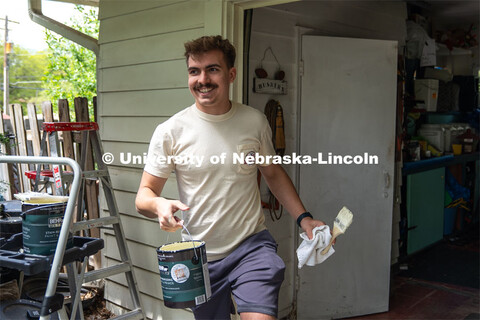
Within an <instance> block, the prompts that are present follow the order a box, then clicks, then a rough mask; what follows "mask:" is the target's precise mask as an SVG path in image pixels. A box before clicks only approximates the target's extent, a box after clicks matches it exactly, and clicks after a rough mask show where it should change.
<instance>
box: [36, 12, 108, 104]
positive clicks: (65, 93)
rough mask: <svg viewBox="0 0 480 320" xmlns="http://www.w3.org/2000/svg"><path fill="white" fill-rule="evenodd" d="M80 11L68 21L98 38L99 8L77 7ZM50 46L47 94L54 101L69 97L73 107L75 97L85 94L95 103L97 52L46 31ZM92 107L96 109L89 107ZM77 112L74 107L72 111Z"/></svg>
mask: <svg viewBox="0 0 480 320" xmlns="http://www.w3.org/2000/svg"><path fill="white" fill-rule="evenodd" d="M75 9H76V10H77V11H78V12H79V13H80V15H79V17H73V18H71V19H70V23H69V24H68V25H69V26H70V27H72V28H73V29H76V30H78V31H80V32H83V33H85V34H88V35H89V36H91V37H94V38H98V30H99V22H98V10H97V8H90V7H89V8H88V9H87V8H85V7H83V6H75ZM45 34H46V42H47V45H48V47H49V49H50V50H49V54H48V56H47V59H48V65H47V72H46V73H45V76H44V77H43V86H44V87H45V95H46V97H47V98H48V99H49V100H51V101H52V102H54V105H56V103H55V102H56V101H58V99H68V101H70V104H71V107H73V105H72V102H73V98H75V97H86V98H87V99H88V101H89V103H90V104H91V103H92V100H93V97H94V96H96V93H97V89H96V86H97V82H96V57H95V54H94V53H93V52H92V51H90V50H88V49H86V48H84V47H82V46H80V45H78V44H76V43H74V42H72V41H70V40H68V39H65V38H63V37H62V36H59V35H57V34H55V33H53V32H52V31H49V30H47V31H46V33H45ZM89 109H90V110H93V108H89ZM71 111H72V112H74V110H73V109H72V110H71Z"/></svg>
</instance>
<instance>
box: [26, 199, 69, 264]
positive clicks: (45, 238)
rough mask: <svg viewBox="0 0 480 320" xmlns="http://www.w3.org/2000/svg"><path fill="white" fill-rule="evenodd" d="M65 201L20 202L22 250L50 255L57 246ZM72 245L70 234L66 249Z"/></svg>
mask: <svg viewBox="0 0 480 320" xmlns="http://www.w3.org/2000/svg"><path fill="white" fill-rule="evenodd" d="M65 208H66V203H64V202H61V203H50V204H45V203H41V204H34V203H23V204H22V211H23V213H22V219H23V221H22V232H23V251H24V252H25V253H28V254H38V255H46V256H48V255H52V254H54V253H55V249H56V248H57V242H58V236H59V235H60V229H61V228H62V223H63V216H64V214H65ZM72 246H73V238H72V236H71V235H70V236H69V238H68V241H67V249H68V248H71V247H72Z"/></svg>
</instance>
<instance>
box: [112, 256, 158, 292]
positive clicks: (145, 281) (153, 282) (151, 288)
mask: <svg viewBox="0 0 480 320" xmlns="http://www.w3.org/2000/svg"><path fill="white" fill-rule="evenodd" d="M148 254H150V255H152V256H153V257H156V256H157V254H156V252H155V249H153V248H152V251H151V252H149V253H148ZM118 263H119V260H115V259H111V258H109V257H106V264H107V266H108V267H110V266H114V265H117V264H118ZM133 270H134V271H133V272H134V273H135V277H136V279H137V285H138V290H140V292H142V293H145V294H148V295H150V296H153V297H158V298H159V299H161V300H163V293H162V282H161V280H160V274H159V272H158V262H157V268H156V270H154V271H153V272H152V271H148V270H145V269H141V268H136V267H134V268H133ZM108 279H109V280H111V281H115V282H116V283H119V284H122V285H123V286H127V280H126V279H125V276H124V275H123V274H116V275H114V276H111V277H109V278H108Z"/></svg>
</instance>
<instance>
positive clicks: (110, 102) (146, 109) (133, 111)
mask: <svg viewBox="0 0 480 320" xmlns="http://www.w3.org/2000/svg"><path fill="white" fill-rule="evenodd" d="M99 98H100V104H101V106H102V109H101V110H100V111H101V114H100V115H101V116H134V117H142V116H143V117H161V116H165V117H170V116H172V115H174V114H175V113H177V112H179V111H181V110H183V109H185V108H186V107H188V106H190V105H192V104H193V103H194V100H193V98H192V95H191V94H190V90H189V89H188V88H179V89H166V90H145V91H120V92H105V93H102V94H101V95H100V96H99Z"/></svg>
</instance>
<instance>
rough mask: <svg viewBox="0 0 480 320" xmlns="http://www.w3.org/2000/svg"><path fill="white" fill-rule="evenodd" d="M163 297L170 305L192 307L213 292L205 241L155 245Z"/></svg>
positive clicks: (168, 305) (166, 304)
mask: <svg viewBox="0 0 480 320" xmlns="http://www.w3.org/2000/svg"><path fill="white" fill-rule="evenodd" d="M157 258H158V269H159V271H160V279H161V281H162V292H163V300H164V304H165V306H166V307H169V308H191V307H195V306H198V305H201V304H203V303H205V302H207V301H208V300H209V299H210V296H211V295H212V292H211V289H210V276H209V273H208V264H207V252H206V248H205V242H204V241H198V240H192V241H180V242H174V243H170V244H165V245H163V246H160V247H158V248H157Z"/></svg>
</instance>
